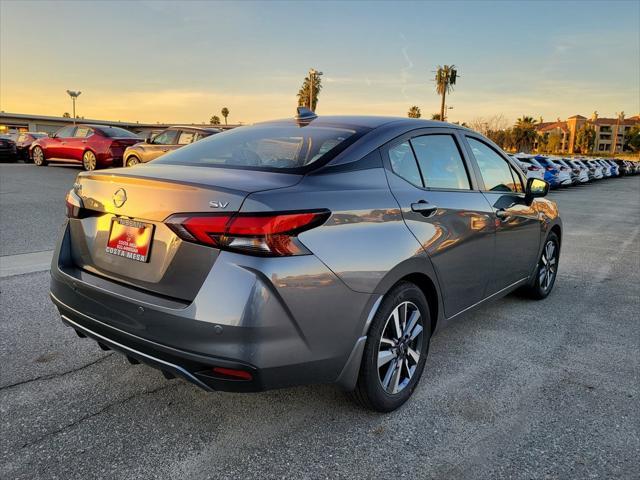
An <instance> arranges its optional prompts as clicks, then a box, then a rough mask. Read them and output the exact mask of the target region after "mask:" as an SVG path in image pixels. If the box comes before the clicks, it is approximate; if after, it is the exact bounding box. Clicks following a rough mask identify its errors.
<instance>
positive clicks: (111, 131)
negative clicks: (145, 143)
mask: <svg viewBox="0 0 640 480" xmlns="http://www.w3.org/2000/svg"><path fill="white" fill-rule="evenodd" d="M96 130H98V131H99V132H101V133H102V134H104V136H106V137H111V138H114V137H119V138H139V135H136V134H135V133H131V132H130V131H129V130H125V129H124V128H119V127H100V128H96Z"/></svg>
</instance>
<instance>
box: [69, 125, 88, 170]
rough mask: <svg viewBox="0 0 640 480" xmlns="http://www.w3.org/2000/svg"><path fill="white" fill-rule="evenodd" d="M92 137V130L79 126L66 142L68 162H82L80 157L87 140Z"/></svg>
mask: <svg viewBox="0 0 640 480" xmlns="http://www.w3.org/2000/svg"><path fill="white" fill-rule="evenodd" d="M91 135H93V129H91V128H90V127H85V126H82V125H81V126H79V127H77V128H76V131H75V132H74V134H73V138H70V139H69V140H68V141H67V145H66V150H67V152H68V155H69V157H68V158H69V160H75V161H77V162H81V161H82V155H84V151H85V149H86V147H87V142H88V138H89V137H90V136H91Z"/></svg>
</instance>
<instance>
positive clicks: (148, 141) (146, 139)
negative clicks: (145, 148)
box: [144, 135, 153, 143]
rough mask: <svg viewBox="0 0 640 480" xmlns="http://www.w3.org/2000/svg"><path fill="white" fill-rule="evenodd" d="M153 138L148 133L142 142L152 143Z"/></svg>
mask: <svg viewBox="0 0 640 480" xmlns="http://www.w3.org/2000/svg"><path fill="white" fill-rule="evenodd" d="M152 140H153V138H152V137H151V136H150V135H149V136H147V137H146V138H145V139H144V143H152Z"/></svg>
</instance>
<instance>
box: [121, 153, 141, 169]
mask: <svg viewBox="0 0 640 480" xmlns="http://www.w3.org/2000/svg"><path fill="white" fill-rule="evenodd" d="M139 163H140V159H139V158H138V157H136V156H135V155H129V157H128V158H127V161H126V162H125V164H124V166H125V167H134V166H136V165H138V164H139Z"/></svg>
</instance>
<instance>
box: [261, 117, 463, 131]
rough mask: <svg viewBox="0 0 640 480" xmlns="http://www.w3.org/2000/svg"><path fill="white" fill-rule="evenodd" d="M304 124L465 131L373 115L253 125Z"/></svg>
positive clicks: (416, 119) (457, 126)
mask: <svg viewBox="0 0 640 480" xmlns="http://www.w3.org/2000/svg"><path fill="white" fill-rule="evenodd" d="M300 123H305V124H309V125H314V126H341V127H346V128H349V127H351V128H370V129H373V128H378V127H381V126H383V125H394V126H406V127H407V128H408V129H409V128H411V129H413V128H429V127H430V128H434V127H440V128H444V127H446V128H459V129H463V130H467V129H466V128H464V127H461V126H460V125H455V124H453V123H446V122H440V121H437V120H422V119H420V118H405V117H391V116H374V115H318V116H317V117H316V118H314V119H311V120H305V119H300V120H299V119H296V118H282V119H278V120H269V121H266V122H259V123H256V124H255V125H299V124H300Z"/></svg>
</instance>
